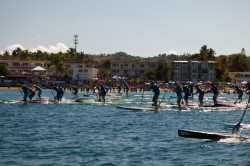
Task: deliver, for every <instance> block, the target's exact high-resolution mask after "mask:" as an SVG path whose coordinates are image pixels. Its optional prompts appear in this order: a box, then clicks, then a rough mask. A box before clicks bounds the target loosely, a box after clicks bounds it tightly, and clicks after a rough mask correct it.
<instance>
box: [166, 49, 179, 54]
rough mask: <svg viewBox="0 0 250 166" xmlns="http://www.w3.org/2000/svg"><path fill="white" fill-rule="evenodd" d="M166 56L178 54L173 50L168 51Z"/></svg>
mask: <svg viewBox="0 0 250 166" xmlns="http://www.w3.org/2000/svg"><path fill="white" fill-rule="evenodd" d="M168 54H174V55H179V53H178V52H177V51H175V50H170V51H168Z"/></svg>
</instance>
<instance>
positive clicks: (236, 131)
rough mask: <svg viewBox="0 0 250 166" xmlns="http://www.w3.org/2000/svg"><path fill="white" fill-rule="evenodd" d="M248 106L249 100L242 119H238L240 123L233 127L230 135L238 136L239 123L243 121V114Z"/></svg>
mask: <svg viewBox="0 0 250 166" xmlns="http://www.w3.org/2000/svg"><path fill="white" fill-rule="evenodd" d="M248 104H249V100H248V103H247V106H246V108H245V110H244V112H243V114H242V117H241V119H240V122H239V123H237V125H235V126H234V128H233V129H232V133H233V134H238V132H239V129H240V124H241V122H242V120H243V117H244V115H245V113H246V110H247V108H248Z"/></svg>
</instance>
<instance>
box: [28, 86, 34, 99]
mask: <svg viewBox="0 0 250 166" xmlns="http://www.w3.org/2000/svg"><path fill="white" fill-rule="evenodd" d="M28 89H29V99H30V102H32V98H33V97H34V96H35V94H36V92H35V91H34V90H33V89H32V88H28Z"/></svg>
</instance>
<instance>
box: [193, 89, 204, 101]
mask: <svg viewBox="0 0 250 166" xmlns="http://www.w3.org/2000/svg"><path fill="white" fill-rule="evenodd" d="M195 88H196V93H195V94H197V93H199V101H200V104H199V106H202V105H203V98H204V91H203V90H202V89H201V87H200V86H199V85H195Z"/></svg>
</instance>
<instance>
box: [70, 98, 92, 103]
mask: <svg viewBox="0 0 250 166" xmlns="http://www.w3.org/2000/svg"><path fill="white" fill-rule="evenodd" d="M75 102H79V103H95V100H93V99H85V98H83V99H76V100H75Z"/></svg>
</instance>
